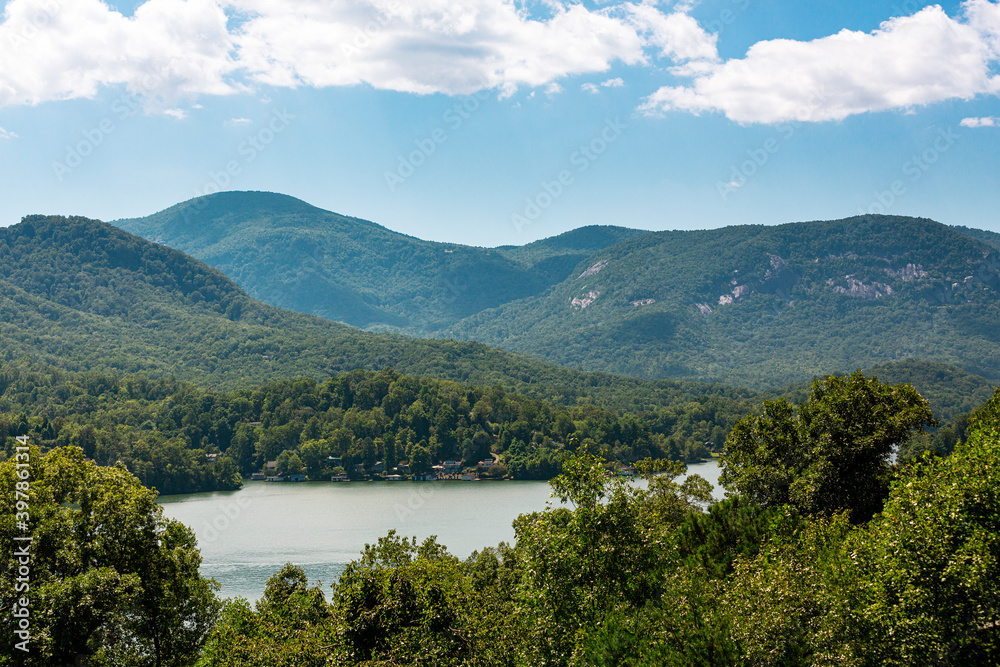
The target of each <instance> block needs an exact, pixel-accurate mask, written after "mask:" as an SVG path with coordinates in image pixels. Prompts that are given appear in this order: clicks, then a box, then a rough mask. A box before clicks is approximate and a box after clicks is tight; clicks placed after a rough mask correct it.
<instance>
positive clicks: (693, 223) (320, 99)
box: [0, 0, 1000, 245]
mask: <svg viewBox="0 0 1000 667" xmlns="http://www.w3.org/2000/svg"><path fill="white" fill-rule="evenodd" d="M2 21H3V22H2V23H0V183H2V184H3V185H2V190H0V194H2V196H0V224H3V225H6V224H13V223H16V222H17V221H18V220H20V218H21V217H22V216H23V215H26V214H30V213H58V214H77V215H85V216H89V217H94V218H100V219H105V220H113V219H115V218H119V217H132V216H140V215H146V214H149V213H153V212H155V211H157V210H160V209H163V208H165V207H167V206H170V205H172V204H174V203H177V202H179V201H183V200H186V199H189V198H191V197H193V196H195V195H197V194H201V193H206V192H212V191H214V190H216V189H218V188H222V189H235V190H271V191H276V192H282V193H286V194H290V195H293V196H296V197H299V198H301V199H304V200H306V201H308V202H310V203H312V204H314V205H316V206H320V207H322V208H326V209H329V210H333V211H337V212H339V213H343V214H347V215H354V216H357V217H361V218H365V219H369V220H372V221H375V222H378V223H379V224H382V225H385V226H387V227H389V228H391V229H394V230H397V231H401V232H404V233H407V234H411V235H414V236H418V237H421V238H426V239H434V240H441V241H453V242H459V243H468V244H474V245H500V244H521V243H526V242H529V241H532V240H535V239H538V238H542V237H546V236H551V235H554V234H557V233H560V232H563V231H566V230H568V229H572V228H575V227H579V226H582V225H586V224H616V225H623V226H628V227H638V228H645V229H697V228H709V227H719V226H724V225H733V224H779V223H784V222H792V221H801V220H820V219H834V218H841V217H847V216H851V215H855V214H857V213H858V212H861V211H870V212H887V213H891V214H899V215H915V216H922V217H929V218H933V219H935V220H939V221H941V222H944V223H948V224H963V225H968V226H973V227H979V228H983V229H991V230H994V231H1000V213H998V211H1000V187H998V180H1000V179H998V173H1000V168H998V167H1000V164H998V162H1000V103H998V102H1000V100H998V97H997V96H998V94H1000V76H998V70H1000V3H997V2H991V1H990V0H970V1H969V2H964V3H961V2H950V3H943V4H941V5H931V4H929V3H924V2H913V1H909V2H902V1H901V2H885V3H881V2H879V3H871V2H840V3H802V2H786V1H784V0H769V1H768V2H763V1H761V0H704V1H702V2H681V3H675V2H653V1H646V2H642V1H641V0H636V1H635V2H629V3H625V2H615V1H611V2H601V3H594V2H582V3H581V2H576V3H570V2H562V1H559V0H550V1H548V2H516V3H512V2H505V1H504V0H466V1H465V2H461V3H457V2H447V1H445V0H410V1H409V2H402V0H400V2H398V3H397V2H395V1H394V0H351V1H344V2H323V1H320V0H299V1H297V2H282V1H279V0H222V1H219V0H149V1H148V2H146V3H119V4H117V5H111V6H109V5H107V4H104V3H101V2H99V1H98V0H11V1H10V2H8V3H6V5H5V13H4V15H3V17H2Z"/></svg>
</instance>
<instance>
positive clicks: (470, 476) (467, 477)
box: [462, 472, 478, 482]
mask: <svg viewBox="0 0 1000 667" xmlns="http://www.w3.org/2000/svg"><path fill="white" fill-rule="evenodd" d="M477 479H478V478H477V477H476V475H475V474H474V473H471V472H463V473H462V481H463V482H475V481H476V480H477Z"/></svg>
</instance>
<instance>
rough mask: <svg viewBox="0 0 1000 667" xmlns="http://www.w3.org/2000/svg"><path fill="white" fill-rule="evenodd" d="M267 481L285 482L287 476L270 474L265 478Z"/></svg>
mask: <svg viewBox="0 0 1000 667" xmlns="http://www.w3.org/2000/svg"><path fill="white" fill-rule="evenodd" d="M264 481H265V482H284V481H285V478H284V477H282V476H281V475H268V476H267V478H266V479H265V480H264Z"/></svg>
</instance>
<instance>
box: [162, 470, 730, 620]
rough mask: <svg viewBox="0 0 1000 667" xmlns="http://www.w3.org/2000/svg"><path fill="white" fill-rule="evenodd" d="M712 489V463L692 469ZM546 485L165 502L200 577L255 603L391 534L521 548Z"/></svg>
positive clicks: (211, 496) (235, 495)
mask: <svg viewBox="0 0 1000 667" xmlns="http://www.w3.org/2000/svg"><path fill="white" fill-rule="evenodd" d="M689 471H690V472H693V473H694V472H696V473H698V474H700V475H702V476H703V477H705V478H706V479H708V480H709V481H710V482H712V483H713V484H716V493H717V494H719V493H720V489H719V488H718V486H717V481H718V467H717V466H716V464H715V463H714V462H708V463H703V464H696V465H692V466H690V467H689ZM549 494H550V489H549V485H548V482H451V481H447V482H445V481H442V482H351V483H346V484H334V483H327V482H305V483H298V484H290V483H281V484H271V483H267V482H247V484H246V486H244V488H243V489H241V490H239V491H230V492H219V493H196V494H191V495H184V496H164V497H163V498H161V499H160V503H161V504H162V505H163V510H164V514H166V516H168V517H170V518H172V519H177V520H179V521H181V522H183V523H185V524H187V525H188V526H190V527H191V528H192V529H194V531H195V534H196V535H197V536H198V545H199V547H200V548H201V554H202V558H203V563H202V568H201V570H202V573H203V574H204V575H205V576H208V577H212V578H214V579H215V580H216V581H218V582H219V583H220V584H221V585H222V589H221V590H220V595H222V596H224V597H234V596H243V597H245V598H247V599H249V600H256V599H258V598H259V597H260V595H261V593H262V592H263V590H264V583H265V582H266V581H267V578H268V577H270V576H271V575H272V574H274V572H275V570H277V569H278V568H280V567H281V566H282V565H283V564H284V563H286V562H289V561H290V562H293V563H295V564H297V565H301V566H302V567H303V569H305V571H306V574H307V575H308V576H309V578H310V580H311V581H315V580H320V581H322V582H323V587H324V590H325V592H326V593H327V594H329V585H330V584H331V583H333V582H334V581H335V580H336V579H337V577H338V576H339V575H340V573H341V571H343V569H344V566H345V565H346V564H347V563H349V562H350V561H352V560H355V559H356V558H357V557H358V554H359V553H360V552H361V550H362V549H363V548H364V545H365V544H366V543H373V542H375V541H376V540H377V539H378V538H379V537H382V536H384V535H385V534H386V533H387V532H389V530H390V529H396V531H397V532H399V533H400V534H402V535H406V536H414V535H415V536H416V537H417V539H418V540H422V539H424V538H425V537H428V536H429V535H437V537H438V541H439V542H441V543H442V544H444V545H445V546H447V547H448V550H449V551H450V552H451V553H452V554H454V555H456V556H458V557H460V558H464V557H466V556H468V555H469V554H471V553H472V552H473V551H475V550H477V549H482V548H483V547H485V546H493V545H496V544H497V543H499V542H502V541H506V542H513V540H514V529H513V527H512V526H511V524H512V522H513V521H514V519H515V518H516V517H517V516H518V515H519V514H522V513H525V512H535V511H539V510H542V509H544V508H545V506H546V503H548V502H550V496H549Z"/></svg>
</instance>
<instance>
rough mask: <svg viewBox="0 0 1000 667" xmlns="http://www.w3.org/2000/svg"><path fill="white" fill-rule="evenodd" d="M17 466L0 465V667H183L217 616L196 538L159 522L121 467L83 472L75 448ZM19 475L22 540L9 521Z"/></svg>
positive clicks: (149, 495) (89, 467)
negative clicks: (24, 572) (25, 615)
mask: <svg viewBox="0 0 1000 667" xmlns="http://www.w3.org/2000/svg"><path fill="white" fill-rule="evenodd" d="M18 460H19V461H25V460H27V463H28V465H27V467H21V468H18V467H17V466H16V463H15V460H14V459H12V460H10V461H6V462H4V463H0V549H2V553H3V556H2V557H0V558H2V560H0V606H2V607H3V609H4V610H5V613H4V614H3V616H2V617H0V641H2V642H3V646H4V652H3V655H4V656H6V657H0V664H18V665H28V666H37V667H53V666H62V665H69V664H73V663H74V662H76V660H77V658H78V657H85V658H87V659H88V662H87V664H88V665H95V666H98V665H108V666H111V665H128V666H130V667H131V666H135V667H140V666H143V667H145V666H147V665H150V666H151V665H156V666H157V667H160V666H163V667H168V666H169V667H175V666H176V667H180V666H181V665H190V664H191V663H192V662H193V661H194V660H195V658H197V656H198V654H199V651H200V649H201V644H202V642H203V641H204V638H205V635H206V633H207V632H208V630H209V629H210V628H211V627H212V625H213V623H214V622H215V619H216V615H217V613H218V611H219V603H218V601H217V600H216V597H215V593H214V591H215V588H216V585H215V584H214V582H212V581H210V580H206V579H203V578H202V577H201V575H200V574H199V573H198V567H199V565H200V564H201V556H200V555H199V553H198V549H197V546H196V544H195V538H194V534H193V533H192V532H191V530H190V529H189V528H187V527H186V526H184V525H183V524H181V523H179V522H177V521H172V520H167V519H164V518H163V513H162V510H161V509H160V507H159V505H157V504H156V495H157V494H156V492H155V491H151V490H149V489H146V488H144V487H143V486H142V485H141V484H140V483H139V480H137V479H136V478H135V477H134V476H132V475H131V474H129V473H128V472H127V471H126V470H124V469H123V468H121V467H99V466H97V465H95V464H93V463H87V462H84V460H83V452H82V451H81V450H80V449H78V448H73V447H70V448H63V449H57V450H53V451H52V452H50V453H48V454H45V455H43V454H42V453H41V452H40V451H39V450H38V448H36V447H32V448H31V450H30V452H28V455H27V456H24V457H20V458H19V459H18ZM21 470H28V471H29V474H28V475H27V487H21V488H27V489H28V491H27V492H26V495H27V496H28V497H29V501H28V508H29V509H28V513H29V515H30V518H29V519H27V524H28V530H25V528H24V527H23V526H21V527H19V526H18V523H17V522H15V516H16V512H17V511H20V510H16V509H15V506H16V502H15V491H16V490H17V487H16V486H15V482H16V481H21V482H23V481H24V479H25V476H24V475H22V474H19V471H21ZM22 497H23V496H22ZM25 535H28V536H30V537H31V538H32V539H31V542H30V547H29V549H28V554H29V555H28V556H27V559H28V570H29V575H28V577H27V578H28V580H29V581H28V585H29V588H28V589H27V590H25V589H24V588H23V586H21V587H18V588H15V579H16V578H17V577H18V572H19V567H20V566H21V565H23V564H24V560H23V557H15V556H14V551H15V548H19V547H21V546H22V544H23V542H18V541H16V540H15V539H14V538H15V537H17V536H22V537H23V536H25ZM21 597H27V599H28V600H30V604H29V605H28V609H29V611H30V616H29V618H30V633H31V634H30V641H29V644H28V646H29V647H30V652H28V653H24V652H21V651H18V650H14V649H13V647H14V645H15V643H16V642H18V641H21V640H23V639H24V638H23V637H20V638H15V637H16V635H15V630H17V629H19V626H18V623H19V621H18V619H17V618H14V616H13V615H12V613H11V610H12V609H13V608H14V600H15V599H20V598H21ZM12 661H13V662H12Z"/></svg>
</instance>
